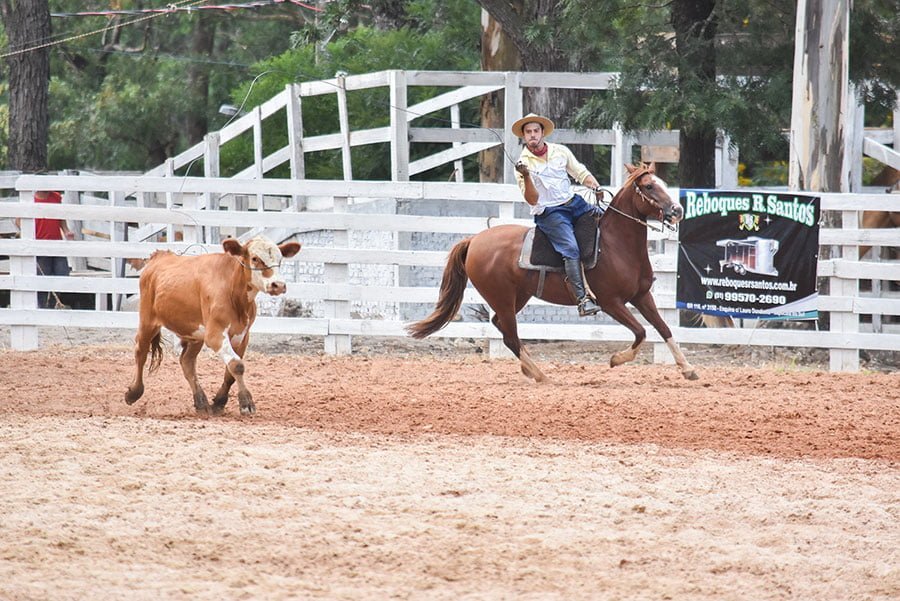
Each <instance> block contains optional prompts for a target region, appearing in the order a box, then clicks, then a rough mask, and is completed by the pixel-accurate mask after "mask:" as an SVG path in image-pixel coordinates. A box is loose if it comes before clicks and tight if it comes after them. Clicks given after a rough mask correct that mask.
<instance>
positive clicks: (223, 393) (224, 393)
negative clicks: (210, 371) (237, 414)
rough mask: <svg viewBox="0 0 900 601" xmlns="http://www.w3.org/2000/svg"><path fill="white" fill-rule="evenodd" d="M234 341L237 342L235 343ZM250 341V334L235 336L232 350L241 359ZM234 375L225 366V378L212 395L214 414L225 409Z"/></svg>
mask: <svg viewBox="0 0 900 601" xmlns="http://www.w3.org/2000/svg"><path fill="white" fill-rule="evenodd" d="M235 342H236V343H237V344H235ZM249 342H250V336H249V335H244V336H236V337H233V338H232V339H231V343H232V348H233V349H234V352H235V353H237V355H238V357H240V358H241V360H243V359H244V353H246V352H247V345H248V344H249ZM234 381H235V380H234V376H232V375H231V371H230V370H229V369H228V367H226V368H225V379H224V380H223V381H222V386H220V387H219V390H218V392H216V396H214V397H213V405H212V410H213V413H215V414H220V413H222V412H223V411H225V404H226V403H228V393H229V392H230V391H231V387H232V386H233V385H234Z"/></svg>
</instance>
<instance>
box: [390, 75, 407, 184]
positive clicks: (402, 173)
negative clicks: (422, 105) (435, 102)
mask: <svg viewBox="0 0 900 601" xmlns="http://www.w3.org/2000/svg"><path fill="white" fill-rule="evenodd" d="M389 83H390V86H391V93H390V102H391V106H390V112H391V125H390V127H391V133H390V141H391V180H392V181H395V182H408V181H409V122H408V121H407V120H406V108H407V107H406V103H407V96H406V71H396V70H395V71H390V72H389Z"/></svg>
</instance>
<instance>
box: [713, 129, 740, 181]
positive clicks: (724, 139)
mask: <svg viewBox="0 0 900 601" xmlns="http://www.w3.org/2000/svg"><path fill="white" fill-rule="evenodd" d="M737 185H738V149H737V148H732V145H731V136H729V135H728V134H727V133H725V132H724V131H723V130H721V129H720V130H718V131H716V187H717V188H724V189H726V190H733V189H735V188H737Z"/></svg>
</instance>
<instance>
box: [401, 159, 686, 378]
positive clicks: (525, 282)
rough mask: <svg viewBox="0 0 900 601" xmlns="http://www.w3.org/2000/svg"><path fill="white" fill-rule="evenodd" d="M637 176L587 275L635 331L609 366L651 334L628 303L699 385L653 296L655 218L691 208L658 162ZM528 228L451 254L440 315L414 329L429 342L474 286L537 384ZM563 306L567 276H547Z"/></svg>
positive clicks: (512, 228)
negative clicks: (520, 324)
mask: <svg viewBox="0 0 900 601" xmlns="http://www.w3.org/2000/svg"><path fill="white" fill-rule="evenodd" d="M626 168H627V169H628V172H629V177H628V179H627V180H626V182H625V184H624V185H623V186H622V189H621V190H619V192H618V193H617V194H616V195H615V197H614V198H613V200H612V202H611V203H610V207H609V208H608V209H607V211H606V213H605V214H604V215H603V218H602V219H601V220H600V226H599V227H600V256H599V257H598V259H597V264H596V265H595V266H594V267H593V268H592V269H590V270H588V271H587V272H586V273H585V276H586V279H587V283H588V285H589V286H590V288H591V290H592V291H593V293H594V295H595V296H596V298H597V302H598V304H599V305H600V307H601V308H602V309H603V311H604V312H605V313H607V314H609V315H610V316H611V317H612V318H613V319H615V320H616V321H618V322H619V323H621V324H622V325H624V326H625V327H627V328H628V329H629V330H631V331H632V333H633V334H634V343H632V345H631V346H630V347H629V348H627V349H625V350H622V351H619V352H617V353H615V354H614V355H613V356H612V357H611V358H610V361H609V364H610V366H612V367H615V366H617V365H621V364H623V363H626V362H628V361H631V360H633V359H634V358H635V357H636V356H637V351H638V347H640V345H641V343H642V342H643V341H644V339H645V338H646V336H647V333H646V331H645V329H644V327H643V326H642V325H641V324H640V322H639V321H638V320H637V319H636V318H635V316H634V315H632V313H631V311H630V310H629V309H628V307H626V306H625V303H631V304H632V305H633V306H634V307H635V308H636V309H637V310H638V311H639V312H640V313H641V315H643V316H644V318H645V319H646V320H647V321H648V322H650V324H651V325H652V326H653V327H654V328H656V331H657V332H659V334H660V336H662V339H663V340H665V342H666V344H667V345H668V347H669V350H670V351H671V352H672V355H673V356H674V357H675V362H676V363H677V364H678V367H679V368H680V369H681V373H682V375H683V376H684V377H685V378H687V379H689V380H696V379H697V377H698V376H697V373H696V372H695V371H694V368H693V367H692V366H691V365H690V364H689V363H688V361H687V359H685V357H684V354H683V353H682V352H681V349H680V348H679V347H678V344H677V343H676V342H675V340H674V339H673V338H672V332H671V331H670V330H669V327H668V326H667V325H666V323H665V322H664V321H663V320H662V318H661V317H660V315H659V311H658V310H657V308H656V302H655V301H654V300H653V296H652V295H651V294H650V287H651V286H652V284H653V269H652V267H651V266H650V257H649V255H648V251H647V223H646V219H647V217H653V218H657V219H659V220H660V221H664V222H667V223H670V224H675V223H678V222H679V221H681V219H682V217H683V216H684V211H683V210H682V208H681V205H679V204H678V202H677V201H676V200H674V199H673V198H672V197H671V195H670V194H669V191H668V188H667V187H666V184H665V182H663V181H662V180H661V179H660V178H659V177H657V176H656V175H655V168H654V165H653V164H652V163H651V164H650V165H641V166H640V167H635V166H633V165H626ZM527 232H528V228H527V227H525V226H520V225H501V226H497V227H494V228H490V229H487V230H484V231H483V232H480V233H479V234H476V235H475V236H472V237H469V238H466V239H465V240H462V241H461V242H459V243H457V244H456V246H454V247H453V249H452V250H451V251H450V254H449V256H448V259H447V265H446V266H445V268H444V275H443V278H442V280H441V289H440V296H439V298H438V301H437V305H436V306H435V309H434V311H433V312H432V313H431V315H429V316H428V317H426V318H425V319H423V320H421V321H418V322H415V323H413V324H410V325H409V326H407V331H408V332H409V334H410V336H412V337H413V338H424V337H426V336H428V335H429V334H433V333H435V332H437V331H438V330H440V329H441V328H443V327H444V326H445V325H447V323H449V322H450V321H451V320H452V319H453V318H454V316H455V315H456V314H457V312H458V311H459V308H460V306H461V305H462V300H463V293H464V292H465V289H466V282H467V281H468V280H471V282H472V285H473V286H475V289H476V290H478V292H479V293H480V294H481V296H482V298H484V300H485V301H486V302H487V303H488V304H489V305H490V306H491V308H492V309H493V310H494V316H493V318H492V319H491V322H492V323H493V324H494V326H496V327H497V329H498V330H500V332H501V333H502V334H503V343H504V344H505V345H506V346H507V347H508V348H509V350H511V351H512V352H513V354H514V355H515V356H516V357H518V359H519V363H520V366H521V369H522V373H523V374H525V375H526V376H528V377H530V378H533V379H534V380H535V381H537V382H542V381H544V380H545V379H546V377H545V376H544V374H543V372H542V371H541V370H540V369H539V368H538V366H537V365H536V364H535V362H534V361H533V360H532V359H531V357H530V356H529V354H528V351H526V350H525V347H524V346H523V345H522V342H521V341H520V340H519V335H518V331H517V324H516V314H517V313H518V312H519V311H521V310H522V307H524V306H525V304H526V303H527V302H528V300H529V299H530V298H531V297H532V296H534V295H535V294H536V293H537V289H538V276H539V274H538V272H537V271H533V270H525V269H522V268H520V267H519V265H518V260H519V254H520V252H521V250H522V243H523V241H524V238H525V234H526V233H527ZM541 298H543V299H544V300H545V301H548V302H551V303H555V304H559V305H574V304H575V302H576V301H575V299H574V298H573V297H572V295H571V294H570V293H569V292H568V290H567V287H566V283H565V274H562V273H558V272H552V273H549V274H548V275H547V279H546V281H545V283H544V289H543V294H542V297H541Z"/></svg>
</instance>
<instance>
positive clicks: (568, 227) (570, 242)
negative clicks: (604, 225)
mask: <svg viewBox="0 0 900 601" xmlns="http://www.w3.org/2000/svg"><path fill="white" fill-rule="evenodd" d="M591 210H592V209H591V205H589V204H588V203H587V202H585V200H584V199H583V198H582V197H581V196H579V195H578V194H576V195H575V196H573V197H572V200H570V201H569V202H567V203H566V204H564V205H559V206H556V207H547V208H546V209H544V212H543V213H541V214H540V215H535V216H534V224H535V225H536V226H537V227H538V228H540V230H541V231H542V232H544V233H545V234H547V238H549V239H550V244H552V245H553V248H554V249H555V250H556V252H558V253H559V254H561V255H562V256H563V258H564V259H580V258H581V253H580V252H579V250H578V242H577V241H576V240H575V222H576V221H577V220H578V218H579V217H581V216H582V215H584V214H585V213H590V212H591Z"/></svg>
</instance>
